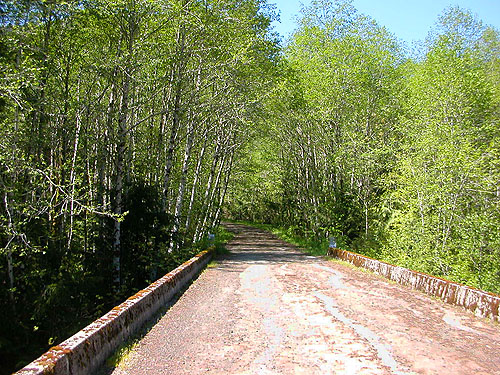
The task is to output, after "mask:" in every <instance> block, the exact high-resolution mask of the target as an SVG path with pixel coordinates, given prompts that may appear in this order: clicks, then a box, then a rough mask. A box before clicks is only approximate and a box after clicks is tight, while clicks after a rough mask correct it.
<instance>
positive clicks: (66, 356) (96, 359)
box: [14, 251, 212, 375]
mask: <svg viewBox="0 0 500 375" xmlns="http://www.w3.org/2000/svg"><path fill="white" fill-rule="evenodd" d="M211 257H212V253H211V252H210V251H203V252H201V253H200V254H198V255H196V256H195V257H193V258H191V259H190V260H188V261H187V262H185V263H184V264H182V265H180V266H179V267H177V268H176V269H175V270H173V271H171V272H169V273H168V274H166V275H165V276H163V277H162V278H161V279H159V280H157V281H156V282H154V283H152V284H151V285H149V286H148V287H147V288H146V289H143V290H141V291H140V292H138V293H137V294H135V295H134V296H132V297H130V298H129V299H127V300H126V301H125V302H123V303H122V304H121V305H119V306H116V307H115V308H113V309H112V310H111V311H110V312H108V313H107V314H106V315H104V316H103V317H101V318H99V319H97V320H96V321H94V322H93V323H91V324H89V325H88V326H87V327H85V328H84V329H82V330H81V331H80V332H78V333H76V334H75V335H73V336H71V337H70V338H69V339H67V340H66V341H64V342H63V343H61V344H59V345H58V346H54V347H53V348H51V349H50V350H49V351H48V352H46V353H45V354H43V355H42V356H41V357H40V358H38V359H36V360H35V361H33V362H32V363H30V364H29V365H27V366H26V367H24V368H23V369H21V370H19V371H18V372H16V373H15V374H14V375H83V374H89V373H91V372H92V371H94V370H96V369H97V368H99V367H100V366H101V365H103V364H104V362H105V361H106V359H107V358H108V357H109V356H110V355H111V354H112V353H113V352H114V351H115V350H116V349H117V348H118V347H119V346H120V345H121V344H123V343H124V342H125V341H126V340H127V338H128V337H129V336H130V335H132V334H133V333H134V332H136V331H137V330H138V329H139V328H140V327H141V326H142V325H143V324H144V323H146V321H147V320H148V319H150V318H151V317H152V316H153V315H154V314H155V313H156V312H157V311H158V309H160V308H161V307H162V306H164V305H165V304H166V303H167V302H168V300H170V299H171V298H172V297H173V296H174V295H175V294H176V293H177V292H179V291H180V290H181V289H182V288H183V286H184V285H185V284H186V283H187V282H189V281H190V280H191V279H192V278H193V277H194V276H195V275H196V274H197V273H198V272H199V271H200V270H201V269H202V268H203V267H205V266H206V264H207V263H208V262H209V261H210V258H211Z"/></svg>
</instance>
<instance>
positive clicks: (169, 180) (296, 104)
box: [0, 0, 500, 374]
mask: <svg viewBox="0 0 500 375" xmlns="http://www.w3.org/2000/svg"><path fill="white" fill-rule="evenodd" d="M269 3H271V1H269ZM276 17H277V15H276V12H275V10H274V8H273V6H272V5H269V4H268V2H267V1H266V0H239V1H234V0H161V1H158V0H68V1H56V0H21V1H14V0H8V1H4V2H2V3H0V194H1V202H0V299H1V304H0V318H1V319H2V321H4V322H8V324H3V325H2V326H1V327H0V368H1V369H2V370H0V373H1V374H4V373H5V374H8V373H10V372H12V371H14V370H16V369H18V368H20V367H22V366H23V365H25V364H27V363H29V362H30V361H32V360H33V359H34V358H35V357H36V356H38V355H40V354H41V353H43V352H44V351H45V350H46V349H48V348H49V347H50V346H53V345H55V344H57V343H58V342H60V341H62V340H64V339H65V338H67V337H68V336H69V335H71V334H72V333H74V332H76V331H78V330H79V329H81V328H82V327H83V326H84V325H86V324H87V323H89V322H91V321H93V320H94V319H96V318H97V317H99V316H100V315H102V314H104V313H106V312H107V311H108V310H109V309H110V308H111V307H113V306H114V305H115V304H116V303H118V302H120V301H121V300H123V299H125V298H127V297H128V296H129V295H131V294H133V293H134V292H135V291H137V290H138V289H140V288H143V287H144V286H146V285H147V284H148V283H150V282H152V281H154V280H156V279H157V278H159V277H161V276H162V275H163V274H165V273H166V272H168V271H169V270H171V269H172V268H174V267H175V266H176V265H178V264H180V263H182V262H183V261H184V260H186V259H187V258H189V257H190V256H191V255H193V254H194V253H196V252H198V251H199V250H200V249H202V248H204V247H205V245H206V237H207V234H208V233H209V232H210V233H213V232H216V231H217V230H218V229H217V228H218V226H219V223H220V220H221V219H222V218H223V217H224V218H228V219H237V220H249V221H253V222H260V223H270V224H273V225H275V226H280V227H283V228H285V229H286V231H288V232H289V233H291V234H294V235H298V236H302V237H306V238H311V239H314V240H316V241H318V242H324V241H326V239H327V238H328V237H332V236H334V237H335V238H336V240H337V243H338V244H339V246H340V247H342V248H346V249H351V250H354V251H357V252H360V253H363V254H367V255H369V256H372V257H375V258H378V259H383V260H386V261H389V262H392V263H397V264H399V265H401V266H405V267H410V268H413V269H416V270H419V271H424V272H428V273H431V274H434V275H437V276H441V277H445V278H448V279H452V280H455V281H458V282H462V283H466V284H468V285H471V286H475V287H478V288H481V289H485V290H488V291H491V292H495V293H499V292H500V230H499V229H500V228H499V226H500V126H499V118H500V37H499V33H498V31H497V30H496V29H494V28H492V27H489V26H486V25H483V24H482V22H481V21H480V20H478V19H476V18H475V17H474V16H473V15H472V14H471V13H470V12H468V11H467V10H464V9H460V8H449V9H446V10H444V11H443V13H442V15H441V16H440V18H439V19H438V20H437V22H436V27H435V29H433V31H432V32H430V33H429V35H428V37H427V39H426V40H425V41H422V42H421V43H420V44H419V45H418V46H415V48H414V50H410V49H409V48H408V47H407V46H405V45H404V44H403V43H402V42H401V41H399V40H398V39H397V38H396V36H394V35H392V34H390V33H389V32H388V31H387V30H386V29H385V28H384V27H383V26H381V25H379V24H377V22H376V21H375V20H373V19H372V18H370V17H369V16H367V15H363V14H360V13H359V12H357V11H356V9H355V8H354V7H353V6H352V3H351V2H350V1H348V0H345V1H343V0H342V1H340V0H339V1H327V0H322V1H313V2H312V5H311V6H309V7H306V8H305V9H304V10H303V12H302V14H301V16H300V25H299V28H298V29H297V30H296V31H295V32H294V33H293V34H292V36H291V37H290V38H289V39H287V40H285V41H283V40H280V39H279V36H278V35H277V34H275V33H273V31H272V27H271V22H272V20H274V19H275V18H276ZM325 250H326V249H325Z"/></svg>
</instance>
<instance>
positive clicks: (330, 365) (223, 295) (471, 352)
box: [109, 224, 500, 375]
mask: <svg viewBox="0 0 500 375" xmlns="http://www.w3.org/2000/svg"><path fill="white" fill-rule="evenodd" d="M227 227H228V229H229V230H232V231H235V232H236V233H237V234H236V236H235V238H234V239H233V241H232V242H231V243H230V244H229V245H228V249H229V250H230V251H231V254H230V255H228V256H225V257H224V259H220V260H217V264H216V265H215V266H212V267H210V268H208V269H207V270H205V271H204V272H203V273H202V274H201V275H200V276H199V278H198V279H197V280H196V281H195V282H194V283H193V284H192V285H191V286H190V287H189V289H188V290H187V291H186V292H185V293H184V294H183V295H182V296H181V297H180V298H179V300H178V301H177V303H176V304H175V305H174V306H172V307H171V308H170V310H169V311H168V312H167V313H166V314H165V315H164V316H163V317H162V319H161V320H160V321H159V322H158V324H156V325H155V326H154V327H153V328H152V329H151V331H150V332H149V333H148V334H147V335H146V336H145V337H144V338H143V339H142V340H141V341H140V343H139V344H138V345H137V346H136V348H135V349H134V350H133V351H132V353H131V354H130V355H129V356H128V357H127V358H126V360H124V361H123V362H122V363H120V364H119V365H118V367H117V368H115V369H114V370H112V371H110V372H109V373H112V374H114V375H124V374H129V375H132V374H134V375H155V374H162V375H163V374H175V375H183V374H186V375H187V374H189V375H193V374H262V375H267V374H307V375H310V374H440V375H443V374H454V375H458V374H476V375H479V374H500V325H498V324H496V323H493V322H491V321H489V320H487V319H479V318H476V317H475V316H474V315H473V314H471V313H469V312H467V311H465V310H463V309H461V308H458V307H454V306H450V305H446V304H444V303H443V302H441V301H440V300H437V299H435V298H432V297H428V296H426V295H424V294H422V293H420V292H416V291H413V290H411V289H409V288H407V287H403V286H400V285H397V284H394V283H391V282H388V281H387V280H385V279H383V278H380V277H378V276H375V275H373V274H370V273H368V272H364V271H361V270H359V269H356V268H353V267H351V266H349V265H346V264H344V263H341V262H337V261H326V260H323V259H321V258H317V257H310V256H307V255H304V254H303V253H301V252H299V251H298V250H296V249H295V248H294V247H293V246H292V245H289V244H286V243H284V242H283V241H281V240H278V239H277V238H275V237H274V236H272V235H270V234H268V233H266V232H264V231H261V230H258V229H254V228H250V227H247V226H243V225H235V224H230V225H229V224H228V225H227Z"/></svg>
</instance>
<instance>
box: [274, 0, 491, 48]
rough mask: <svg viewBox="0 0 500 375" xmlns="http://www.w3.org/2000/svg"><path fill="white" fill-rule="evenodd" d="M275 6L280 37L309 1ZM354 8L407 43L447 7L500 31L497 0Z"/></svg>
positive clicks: (391, 1)
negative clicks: (278, 18) (474, 16)
mask: <svg viewBox="0 0 500 375" xmlns="http://www.w3.org/2000/svg"><path fill="white" fill-rule="evenodd" d="M268 2H269V3H270V4H276V6H277V8H278V10H279V12H280V18H281V23H277V22H274V23H273V25H274V27H275V31H277V32H279V33H280V34H281V35H283V36H288V34H289V33H290V32H291V31H292V30H293V29H294V28H295V27H296V23H295V21H294V18H295V17H296V16H297V15H298V14H299V11H300V8H301V4H304V5H308V4H309V3H310V0H268ZM353 4H354V6H355V7H356V8H357V9H358V11H360V12H361V13H364V14H367V15H369V16H371V17H372V18H374V19H375V20H376V21H377V22H378V23H379V24H380V25H383V26H386V27H387V28H388V29H389V31H390V32H392V33H394V34H395V35H396V37H397V38H400V39H402V40H404V41H406V42H408V43H410V44H411V43H412V42H413V41H418V40H423V39H424V38H425V37H426V36H427V33H428V32H429V31H430V29H431V27H432V26H433V25H434V23H435V22H436V21H437V18H438V16H439V15H440V14H441V13H442V12H443V10H444V9H446V8H447V7H449V6H453V5H458V6H460V7H461V8H464V9H469V10H471V11H472V13H474V14H476V15H477V16H478V18H479V19H480V20H482V21H483V22H484V23H485V24H488V25H492V26H494V27H495V28H497V29H500V0H354V2H353Z"/></svg>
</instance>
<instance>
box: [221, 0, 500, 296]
mask: <svg viewBox="0 0 500 375" xmlns="http://www.w3.org/2000/svg"><path fill="white" fill-rule="evenodd" d="M499 40H500V39H499V36H498V32H497V31H496V30H494V29H492V28H486V27H484V26H483V25H482V24H481V22H479V21H477V20H476V19H475V18H474V17H473V16H472V15H471V14H470V13H468V12H465V11H463V10H461V9H459V8H456V7H455V8H449V9H447V10H446V11H445V12H444V13H443V15H442V16H441V17H440V18H439V23H438V25H437V28H436V31H435V32H434V33H433V34H430V35H429V37H428V38H427V40H426V42H425V46H424V48H425V49H424V50H422V51H419V56H418V57H413V58H412V57H405V56H404V54H403V52H402V49H401V47H400V46H399V45H398V43H397V42H396V41H395V38H394V37H393V36H391V35H390V34H389V33H388V32H387V31H386V30H385V29H384V28H383V27H380V26H379V25H377V24H376V23H375V22H374V21H373V20H371V19H370V18H369V17H366V16H364V15H361V14H359V13H358V12H357V11H356V9H354V7H353V6H352V2H350V1H335V2H332V1H313V2H312V3H311V5H310V6H309V7H306V8H305V9H304V11H303V16H302V18H301V20H300V27H299V29H298V30H296V32H295V33H294V35H293V37H292V38H291V40H290V41H289V43H288V45H287V46H286V48H285V56H286V61H284V62H283V63H282V65H283V72H284V74H283V80H282V83H281V85H280V91H279V93H276V95H274V96H272V97H271V98H270V104H269V105H268V107H267V108H266V109H267V110H268V111H269V112H270V113H271V115H270V116H269V117H270V118H271V120H270V121H269V122H268V123H267V129H270V131H269V130H268V132H264V133H262V136H261V137H259V138H258V139H256V140H255V141H254V142H253V144H254V145H255V146H254V147H252V148H251V149H249V150H248V151H247V153H246V155H245V157H246V158H247V159H243V160H248V161H250V162H247V161H245V162H244V164H243V166H244V168H243V170H247V171H248V172H250V173H251V174H250V175H246V176H243V177H242V178H241V179H240V180H239V181H238V182H236V186H237V187H235V188H233V192H231V194H233V195H234V198H232V199H231V200H228V203H229V204H230V207H229V208H228V210H227V212H228V215H229V216H230V217H233V218H238V219H249V220H252V221H257V222H264V223H271V224H273V225H275V226H278V227H281V228H285V229H280V233H281V235H284V236H286V238H287V239H289V240H292V242H293V241H297V239H294V237H295V236H298V237H299V238H307V239H309V240H311V241H319V243H321V242H322V241H324V240H325V238H327V237H329V236H335V237H336V238H337V239H338V243H340V244H341V246H342V247H347V248H350V249H352V250H354V251H358V252H361V253H364V254H366V255H369V256H372V257H376V258H380V259H384V260H387V261H390V262H394V263H397V264H399V265H402V266H406V267H410V268H414V269H417V270H420V271H424V272H428V273H432V274H435V275H438V276H442V277H446V278H449V279H452V280H456V281H459V282H462V283H467V284H469V285H472V286H476V287H479V288H482V289H486V290H489V291H492V292H497V293H498V292H499V291H500V283H499V280H500V263H499V259H500V258H499V257H498V255H499V251H500V248H499V246H498V233H499V231H498V225H499V223H500V216H499V212H500V210H499V204H500V200H499V199H500V195H499V190H498V186H497V185H498V181H499V180H500V174H499V172H500V169H499V163H498V160H500V159H499V156H500V155H499V153H498V150H499V147H498V143H499V135H500V133H499V130H498V121H499V115H500V112H499V110H498V109H499V108H500V101H499V89H498V88H499V87H500V86H499V85H498V83H499V80H498V78H499V72H500V70H499V67H500V65H499V61H500V60H499V59H500V52H499V51H500V49H499V45H500V44H499ZM263 145H271V147H267V148H265V147H264V146H263ZM262 149H265V150H266V152H271V153H273V154H272V155H266V156H265V157H261V156H260V152H261V151H260V150H262ZM245 168H246V169H245ZM269 171H274V173H272V174H270V173H269ZM262 177H263V178H262ZM238 183H239V184H238ZM266 184H269V185H270V186H271V187H268V186H267V185H266ZM233 195H231V197H233Z"/></svg>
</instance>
